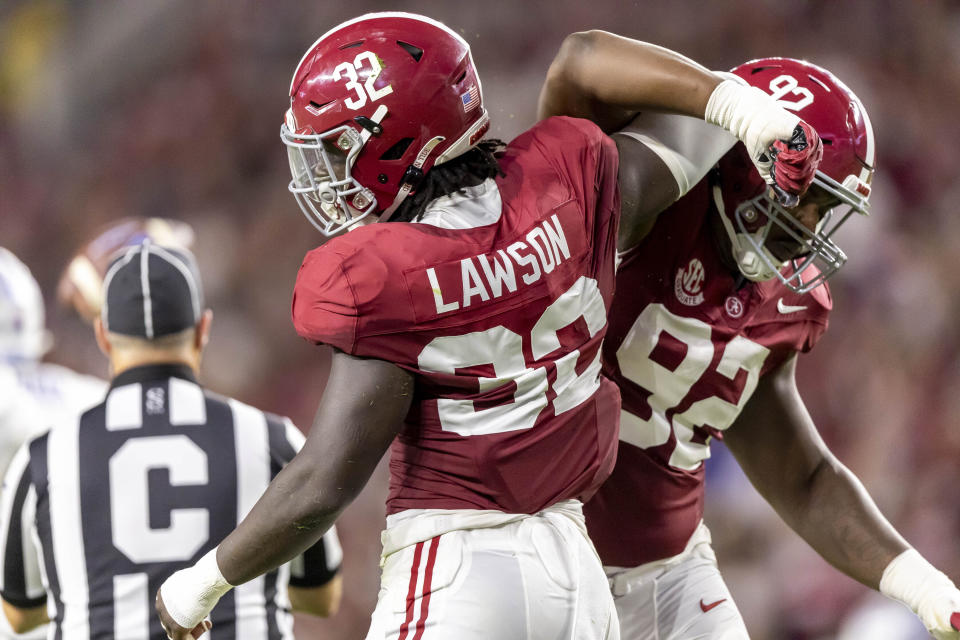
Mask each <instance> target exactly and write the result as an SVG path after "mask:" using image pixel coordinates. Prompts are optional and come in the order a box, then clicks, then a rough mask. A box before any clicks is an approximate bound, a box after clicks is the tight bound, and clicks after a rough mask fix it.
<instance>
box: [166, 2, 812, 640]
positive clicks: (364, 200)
mask: <svg viewBox="0 0 960 640" xmlns="http://www.w3.org/2000/svg"><path fill="white" fill-rule="evenodd" d="M625 45H626V46H625V51H624V55H626V56H628V57H629V61H628V62H630V64H629V67H630V68H631V70H632V71H631V73H630V74H628V75H627V76H626V77H624V76H623V75H621V74H620V71H619V70H616V71H615V72H614V73H609V74H607V75H606V76H605V78H604V84H603V87H602V89H603V90H604V91H608V92H611V93H617V92H619V93H623V94H625V99H626V100H627V101H628V104H629V106H630V107H631V108H634V109H661V110H671V111H675V112H679V113H683V114H687V115H689V116H691V117H693V118H696V119H698V121H700V122H703V121H704V119H706V120H709V121H710V122H713V123H716V124H719V125H722V126H723V127H725V128H726V129H729V130H732V131H736V132H737V134H738V136H739V137H740V138H741V139H743V140H745V142H746V144H747V145H748V148H750V149H751V150H752V151H753V153H752V157H753V159H754V160H755V161H756V162H757V163H758V165H759V166H760V167H761V169H762V170H763V171H765V172H766V174H767V176H768V177H769V179H770V180H771V181H772V182H773V183H774V184H775V185H776V186H777V188H778V189H779V190H780V191H781V193H782V197H783V198H784V199H790V198H796V197H797V196H798V194H800V193H802V191H803V190H804V188H805V187H806V186H807V185H808V184H809V181H810V180H812V178H813V173H814V171H815V168H816V164H817V162H818V160H819V155H820V146H819V139H818V138H817V136H816V133H815V132H813V130H812V129H810V128H809V127H808V126H807V125H805V124H803V123H801V122H800V119H799V118H798V117H797V116H796V115H794V114H791V113H789V112H788V111H786V110H784V109H783V108H782V107H780V106H778V105H777V104H776V103H775V101H774V100H772V99H771V98H770V97H769V96H767V95H766V94H763V93H762V92H758V91H754V90H752V89H751V88H749V87H743V86H741V85H739V84H737V83H735V82H731V81H729V80H724V79H723V78H722V77H720V76H718V75H716V74H713V73H711V72H709V71H707V70H705V69H704V68H702V67H699V66H697V65H695V64H693V63H691V62H690V61H688V60H686V59H684V58H681V57H679V56H677V55H675V54H673V53H671V52H668V51H665V50H661V49H658V48H655V47H650V46H648V45H643V44H641V43H637V42H632V41H625ZM625 80H626V81H629V83H630V87H631V89H630V90H629V91H624V89H623V87H622V86H621V85H622V83H624V81H625ZM290 96H291V103H290V110H289V111H288V112H287V114H286V118H285V122H284V125H283V127H282V128H281V137H282V139H283V141H284V143H285V144H286V145H287V148H288V152H289V156H290V166H291V171H292V174H293V180H292V181H291V183H290V187H289V188H290V190H291V191H292V192H293V193H294V195H295V196H296V198H297V201H298V203H299V204H300V207H301V209H302V210H303V212H304V213H305V214H306V215H307V218H308V219H309V220H310V221H311V222H312V223H313V224H314V226H316V228H317V229H318V230H320V231H321V232H322V233H324V234H327V235H332V234H335V233H338V232H340V231H343V230H347V229H349V230H350V232H349V233H347V234H345V235H342V236H340V237H337V238H334V239H333V240H331V241H329V242H327V243H326V244H324V245H323V246H321V247H320V248H318V249H316V250H314V251H312V252H310V253H309V254H308V255H307V257H306V259H305V260H304V262H303V265H302V267H301V269H300V273H299V274H298V276H297V283H296V287H295V290H294V299H293V320H294V324H295V326H296V328H297V331H298V332H299V333H300V335H302V336H303V337H304V338H306V339H308V340H310V341H312V342H316V343H324V344H328V345H331V346H333V347H334V349H335V351H334V355H333V363H332V369H331V372H330V378H329V382H328V384H327V388H326V389H325V392H324V394H323V399H322V400H321V404H320V408H319V410H318V413H317V417H316V419H315V421H314V425H313V428H312V430H311V432H310V436H309V438H308V441H307V444H306V446H305V447H304V449H303V451H302V452H301V453H300V454H299V455H298V456H297V458H296V459H295V460H294V461H293V462H292V463H291V464H290V465H288V466H287V467H285V469H284V471H282V472H281V473H280V474H279V475H278V476H277V478H276V480H275V481H274V482H273V483H272V484H271V486H270V488H269V489H268V490H267V492H266V493H265V494H264V496H263V497H262V498H261V500H260V501H259V502H258V504H257V505H256V506H255V507H254V509H253V510H252V511H251V513H250V514H249V516H248V517H247V518H246V519H245V520H244V522H243V523H242V524H241V525H240V526H239V527H238V528H237V529H236V531H234V532H233V533H232V534H231V535H230V536H228V537H227V538H226V539H225V540H224V541H223V542H222V543H221V544H220V546H219V548H218V550H216V551H214V552H212V553H211V554H208V555H207V556H205V557H204V558H203V559H201V560H200V561H199V562H198V563H197V564H196V565H195V566H194V567H192V568H190V569H187V570H185V571H183V572H179V573H177V574H175V575H174V576H173V577H171V579H170V580H168V581H167V582H166V583H164V585H163V587H162V588H161V589H160V592H159V594H158V598H157V607H158V611H159V613H160V616H161V620H162V621H163V624H164V626H165V628H166V629H168V632H169V634H170V636H171V637H172V638H175V639H178V640H179V639H180V638H186V637H189V636H190V635H191V633H192V634H194V635H198V634H200V633H202V632H203V631H204V629H205V628H207V624H206V621H205V620H204V619H205V617H206V615H207V613H208V612H209V611H210V608H211V607H212V606H213V605H214V604H215V603H216V601H217V599H218V598H219V596H220V595H221V594H222V593H224V592H225V591H226V590H228V589H229V588H230V587H231V585H237V584H240V583H242V582H245V581H247V580H250V579H251V578H253V577H255V576H257V575H259V574H260V573H262V572H264V571H266V570H268V569H269V568H271V567H274V566H276V565H278V564H280V563H282V562H285V561H287V560H288V559H289V558H290V557H292V556H293V555H294V554H296V553H298V552H299V551H300V550H302V549H304V548H305V547H307V546H309V545H310V544H312V543H313V542H315V541H316V539H317V537H318V536H319V535H320V534H321V533H322V532H323V531H324V530H325V529H326V528H327V527H329V526H330V525H331V524H332V523H333V521H334V520H335V519H336V517H337V516H338V514H339V513H340V512H341V511H342V510H343V509H344V508H345V507H346V505H347V504H348V503H349V502H350V501H351V499H352V498H353V497H354V496H355V495H356V494H357V493H358V492H359V491H360V489H361V488H362V487H363V485H364V484H365V483H366V481H367V479H368V478H369V476H370V474H371V473H372V471H373V469H374V467H375V465H376V464H377V462H378V460H379V459H380V458H381V456H382V455H383V453H384V452H385V451H386V450H387V449H388V448H391V458H390V473H391V478H390V494H389V498H388V501H387V513H388V517H387V529H386V531H384V533H383V536H382V540H383V547H384V548H383V572H382V578H381V579H382V588H381V591H380V595H379V600H378V604H377V608H376V610H375V612H374V614H373V618H372V622H371V627H370V631H369V633H368V636H367V637H368V638H371V639H373V638H377V639H379V638H391V639H393V638H397V639H406V638H411V639H413V638H421V637H435V638H458V639H468V640H469V639H478V638H497V639H498V640H510V639H521V638H522V639H534V638H538V639H539V638H557V637H564V638H578V639H588V638H590V639H592V638H616V637H618V636H619V631H618V625H617V622H616V617H615V610H614V607H613V600H612V598H611V597H610V593H609V590H608V589H607V581H606V577H605V576H604V574H603V571H602V567H601V565H600V563H599V561H598V559H597V557H596V554H595V551H594V549H593V546H592V544H591V543H590V541H589V539H588V538H587V536H586V529H585V525H584V520H583V515H582V510H581V502H580V499H581V498H585V497H587V496H589V495H590V494H591V493H593V491H595V490H596V488H597V487H598V486H599V484H600V482H602V480H603V479H604V478H605V477H606V476H607V475H608V474H609V472H610V469H611V468H612V465H613V454H614V451H615V449H616V434H617V423H618V418H617V416H618V413H619V400H618V394H617V391H616V388H615V386H614V385H612V384H611V383H610V382H609V381H608V380H606V379H605V378H603V377H602V376H601V375H600V366H601V362H600V344H601V341H602V339H603V336H604V334H605V331H606V327H607V313H608V311H609V307H610V301H611V298H612V286H613V278H614V260H615V253H616V249H617V243H618V232H617V229H618V224H619V229H620V234H619V242H620V243H621V246H625V245H626V243H628V241H629V238H630V237H632V236H633V235H635V234H636V229H635V225H634V221H635V219H636V211H637V210H638V203H640V202H644V201H646V199H647V198H652V199H655V198H663V197H666V196H665V194H664V193H661V191H663V192H667V191H672V190H674V187H673V184H674V183H673V180H672V178H671V175H672V174H671V171H670V169H669V167H668V166H667V164H665V162H664V160H662V159H661V156H660V155H658V154H656V153H654V152H652V151H651V150H650V149H649V148H648V147H647V146H646V144H643V143H638V142H637V141H636V140H634V139H633V138H629V137H625V138H622V139H621V140H620V141H619V143H615V142H614V141H613V140H612V139H611V138H609V137H607V136H606V135H605V134H604V133H603V132H602V131H601V130H600V128H598V127H597V126H596V125H595V124H593V123H591V122H589V121H586V120H579V119H572V118H551V119H548V120H545V121H544V122H541V123H540V124H538V125H536V126H535V127H533V128H532V129H530V130H529V131H527V132H526V133H524V134H522V135H520V136H519V137H518V138H516V139H515V140H514V141H513V142H511V143H510V144H509V145H506V146H505V148H503V147H502V146H501V145H500V144H498V143H497V142H495V141H487V142H480V140H481V138H482V136H483V134H484V132H485V131H486V130H487V127H488V117H487V112H486V110H485V108H484V105H483V100H482V94H481V90H480V81H479V78H478V77H477V73H476V70H475V68H474V66H473V62H472V59H471V56H470V50H469V47H468V45H467V44H466V42H464V41H463V39H462V38H460V37H459V36H458V35H456V34H455V33H454V32H453V31H451V30H450V29H448V28H446V27H445V26H443V25H441V24H439V23H437V22H434V21H432V20H429V19H427V18H423V17H420V16H414V15H411V14H401V13H386V14H371V15H367V16H362V17H360V18H358V19H356V20H352V21H349V22H347V23H344V24H342V25H339V26H338V27H335V28H334V29H332V30H331V31H329V32H328V33H327V34H325V35H324V36H322V37H321V38H320V39H319V40H318V41H317V42H316V43H315V44H314V45H313V46H312V47H311V48H310V49H309V51H308V52H307V54H306V55H305V56H304V57H303V59H302V60H301V63H300V64H299V65H298V67H297V69H296V72H295V73H294V77H293V82H292V84H291V89H290ZM703 127H704V128H709V129H711V130H716V131H717V132H722V129H720V128H718V127H716V126H714V125H708V124H706V123H704V124H703ZM709 142H710V143H711V144H710V145H699V144H696V143H695V144H692V145H689V146H690V148H689V149H687V151H689V153H688V154H683V153H681V152H680V150H677V149H674V150H673V151H672V152H671V153H672V155H669V156H668V157H670V159H671V161H672V162H676V163H680V164H682V165H683V169H682V170H683V171H687V172H689V173H690V175H691V184H693V183H695V182H696V181H697V180H699V177H702V175H703V174H704V173H705V172H706V170H707V169H708V168H709V167H710V166H711V165H712V164H713V163H714V162H715V161H716V159H717V158H718V157H719V155H718V154H717V152H716V145H715V144H714V143H715V140H714V141H709ZM618 144H619V148H618ZM771 149H773V151H771ZM664 153H666V152H664ZM774 154H775V156H776V157H775V160H774V159H773V158H772V156H773V155H774ZM618 169H619V170H620V175H621V176H622V175H629V176H630V177H631V182H630V183H623V184H621V183H618ZM625 171H626V172H625ZM698 172H699V175H697V174H698ZM641 176H642V178H641ZM693 178H695V179H693ZM672 195H673V196H675V195H676V194H672ZM621 198H622V200H623V202H625V203H626V204H625V205H624V206H623V207H622V208H621ZM621 209H622V210H621ZM373 221H380V224H370V225H367V224H366V223H367V222H373ZM391 445H392V447H391Z"/></svg>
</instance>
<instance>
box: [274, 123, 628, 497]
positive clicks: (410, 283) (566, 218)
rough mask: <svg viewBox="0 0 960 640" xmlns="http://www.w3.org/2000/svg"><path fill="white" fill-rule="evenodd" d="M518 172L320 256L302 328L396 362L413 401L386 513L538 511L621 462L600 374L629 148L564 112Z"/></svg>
mask: <svg viewBox="0 0 960 640" xmlns="http://www.w3.org/2000/svg"><path fill="white" fill-rule="evenodd" d="M500 167H501V169H502V171H503V174H504V175H502V176H499V177H497V178H496V180H487V181H486V182H484V183H482V184H480V185H478V186H476V187H471V188H468V189H466V190H464V191H463V192H461V193H459V194H452V195H450V196H445V197H442V198H439V199H438V200H436V201H434V202H433V203H431V206H430V207H429V208H428V210H427V212H426V214H425V216H424V218H423V219H422V221H421V222H419V223H387V224H373V225H368V226H366V227H362V228H359V229H356V230H354V231H351V232H350V233H348V234H346V235H344V236H341V237H339V238H335V239H334V240H331V241H330V242H328V243H326V244H324V245H323V246H321V247H319V248H318V249H315V250H313V251H311V252H310V253H309V254H308V255H307V256H306V258H305V260H304V262H303V265H302V267H301V269H300V273H299V275H298V276H297V283H296V287H295V291H294V299H293V321H294V324H295V326H296V329H297V331H298V333H299V334H300V335H301V336H303V337H304V338H307V339H309V340H311V341H313V342H316V343H326V344H329V345H332V346H334V347H336V348H337V349H340V350H342V351H344V352H346V353H349V354H353V355H357V356H362V357H371V358H378V359H381V360H386V361H388V362H392V363H395V364H396V365H397V366H399V367H402V368H403V369H405V370H407V371H409V372H410V373H411V374H413V376H414V378H415V397H414V399H413V404H412V408H411V411H410V413H409V415H408V416H407V418H406V423H405V426H404V428H403V430H402V431H401V433H400V435H399V436H398V438H397V439H396V440H395V442H394V444H393V446H392V449H391V459H390V473H391V479H390V494H389V497H388V501H387V510H388V513H396V512H398V511H402V510H404V509H411V508H417V509H423V508H438V509H496V510H500V511H505V512H510V513H533V512H536V511H538V510H540V509H542V508H544V507H546V506H549V505H550V504H553V503H555V502H557V501H559V500H564V499H568V498H576V497H585V496H587V495H589V494H590V493H592V492H593V491H594V490H595V489H596V487H597V486H598V485H599V483H600V482H601V481H602V480H603V479H604V478H605V477H606V476H607V475H608V474H609V472H610V470H611V469H612V464H613V456H614V453H615V450H616V431H617V414H618V412H619V401H618V394H617V392H616V389H615V388H614V387H613V385H612V384H611V383H610V382H609V381H608V380H606V379H604V378H602V377H601V375H600V366H601V364H600V344H601V341H602V339H603V336H604V333H605V331H606V327H607V311H608V310H609V307H610V302H611V299H612V293H613V283H614V282H613V281H614V260H615V251H616V231H617V220H618V214H619V208H620V203H619V190H618V188H617V168H618V156H617V151H616V147H615V145H614V144H613V143H612V141H611V140H610V139H609V138H608V137H607V136H606V135H604V134H603V133H602V132H601V131H600V130H599V129H598V128H597V127H596V126H595V125H593V124H592V123H589V122H587V121H585V120H578V119H572V118H550V119H548V120H545V121H543V122H541V123H539V124H537V125H536V126H534V127H533V128H532V129H530V130H528V131H527V132H526V133H524V134H522V135H521V136H519V137H518V138H516V139H515V140H514V141H513V142H511V143H510V144H509V145H508V146H507V148H506V150H505V153H504V155H503V157H502V158H501V159H500Z"/></svg>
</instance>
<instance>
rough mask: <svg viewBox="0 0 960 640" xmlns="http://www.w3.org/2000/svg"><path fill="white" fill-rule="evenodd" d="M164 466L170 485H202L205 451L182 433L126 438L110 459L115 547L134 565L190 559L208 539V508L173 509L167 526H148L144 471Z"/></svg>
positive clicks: (204, 479) (205, 466)
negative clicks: (161, 527) (168, 474)
mask: <svg viewBox="0 0 960 640" xmlns="http://www.w3.org/2000/svg"><path fill="white" fill-rule="evenodd" d="M158 468H160V469H167V470H168V471H169V472H170V484H172V485H173V486H175V487H177V486H184V485H205V484H207V482H208V466H207V454H206V453H204V452H203V450H202V449H201V448H200V447H198V446H197V445H196V444H195V443H194V442H193V441H192V440H190V438H188V437H187V436H185V435H174V436H152V437H147V438H132V439H130V440H127V441H126V442H125V443H124V444H123V446H121V447H120V448H119V449H118V450H117V452H116V453H114V454H113V456H111V458H110V508H111V514H113V517H112V518H111V519H112V521H113V526H112V533H113V544H114V546H115V547H116V548H117V549H119V550H120V551H122V552H123V554H124V555H126V556H127V557H128V558H129V559H130V560H132V561H133V562H136V563H138V564H143V563H147V562H174V561H179V560H189V559H190V558H192V557H193V555H194V554H195V553H196V552H197V551H199V550H200V547H202V546H203V545H204V543H206V542H207V539H208V538H209V537H210V513H209V511H208V510H207V509H173V510H172V511H171V512H170V526H169V527H167V528H165V529H154V528H152V527H151V526H150V496H149V491H148V486H147V485H148V483H147V473H148V472H149V471H150V470H151V469H158Z"/></svg>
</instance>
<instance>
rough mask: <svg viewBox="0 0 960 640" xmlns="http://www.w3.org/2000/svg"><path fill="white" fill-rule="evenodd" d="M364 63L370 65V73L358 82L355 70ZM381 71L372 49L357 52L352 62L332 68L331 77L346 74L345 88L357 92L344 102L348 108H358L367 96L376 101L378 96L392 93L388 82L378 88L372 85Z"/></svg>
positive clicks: (359, 68)
mask: <svg viewBox="0 0 960 640" xmlns="http://www.w3.org/2000/svg"><path fill="white" fill-rule="evenodd" d="M364 63H366V64H367V65H368V66H369V67H370V74H369V75H368V76H367V79H366V80H364V82H363V84H360V76H359V75H358V74H357V72H358V71H360V70H361V69H362V68H363V66H364ZM381 71H383V65H381V64H380V59H379V58H377V56H376V55H375V54H374V53H373V52H372V51H363V52H361V53H358V54H357V57H356V58H354V59H353V64H350V63H349V62H341V63H340V64H338V65H337V66H336V68H335V69H334V70H333V79H334V80H340V79H342V78H343V77H344V76H346V78H347V89H348V90H350V91H353V92H354V93H356V94H357V97H356V98H347V99H346V100H344V104H345V105H347V107H348V108H350V109H360V108H362V107H363V106H364V105H365V104H367V97H369V98H370V102H376V101H377V100H379V99H380V98H383V97H384V96H388V95H390V94H391V93H393V86H392V85H389V84H388V85H387V86H385V87H383V88H380V89H377V88H376V87H374V86H373V82H374V80H376V79H377V77H379V75H380V72H381Z"/></svg>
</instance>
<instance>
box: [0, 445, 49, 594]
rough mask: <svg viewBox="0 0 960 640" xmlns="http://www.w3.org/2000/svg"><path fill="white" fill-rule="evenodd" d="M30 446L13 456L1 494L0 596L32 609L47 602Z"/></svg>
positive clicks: (24, 446) (23, 447)
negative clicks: (41, 570) (41, 572)
mask: <svg viewBox="0 0 960 640" xmlns="http://www.w3.org/2000/svg"><path fill="white" fill-rule="evenodd" d="M29 445H30V443H29V442H28V443H27V444H24V445H23V446H22V447H20V449H19V450H18V451H17V453H16V455H14V457H13V460H11V462H10V466H9V468H8V469H7V473H6V476H5V477H4V480H3V491H2V495H0V561H2V562H0V595H2V596H3V599H4V600H6V601H7V602H9V603H10V604H12V605H14V606H17V607H21V608H31V607H37V606H40V605H42V604H43V603H44V602H46V590H45V589H44V586H43V581H42V578H41V575H40V552H39V549H38V547H37V537H36V510H37V494H36V490H35V488H34V486H33V483H32V482H31V478H30V449H29Z"/></svg>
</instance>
